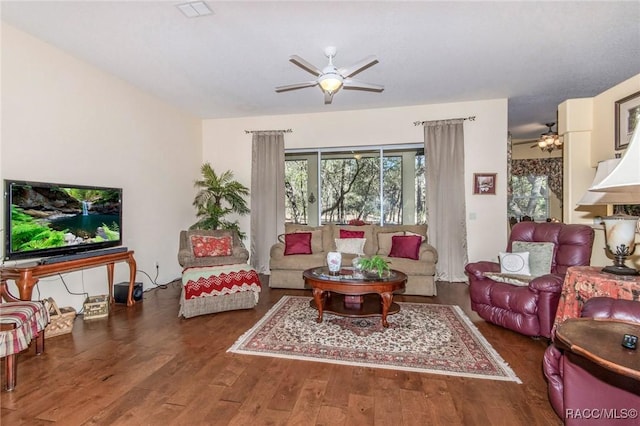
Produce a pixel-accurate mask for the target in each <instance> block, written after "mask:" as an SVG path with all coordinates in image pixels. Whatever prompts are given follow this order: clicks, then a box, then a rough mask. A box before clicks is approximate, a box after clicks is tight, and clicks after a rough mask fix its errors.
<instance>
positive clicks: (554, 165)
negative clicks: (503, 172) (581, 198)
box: [509, 157, 562, 206]
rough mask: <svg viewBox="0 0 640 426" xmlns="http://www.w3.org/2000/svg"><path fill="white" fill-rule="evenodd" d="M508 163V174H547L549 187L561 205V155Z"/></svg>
mask: <svg viewBox="0 0 640 426" xmlns="http://www.w3.org/2000/svg"><path fill="white" fill-rule="evenodd" d="M510 165H511V175H510V176H529V175H534V176H547V183H548V184H549V189H550V190H551V191H553V193H554V194H556V197H558V199H559V200H560V205H561V206H562V157H554V158H530V159H525V160H512V161H511V162H510ZM509 182H511V177H509Z"/></svg>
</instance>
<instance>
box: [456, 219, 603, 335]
mask: <svg viewBox="0 0 640 426" xmlns="http://www.w3.org/2000/svg"><path fill="white" fill-rule="evenodd" d="M593 237H594V232H593V229H592V228H591V227H590V226H587V225H578V224H563V223H548V222H544V223H537V222H520V223H517V224H516V225H514V226H513V228H512V230H511V235H510V236H509V242H508V245H507V250H506V252H511V251H512V248H513V246H514V243H516V242H517V244H527V243H544V242H547V243H553V251H552V253H551V259H550V260H551V264H550V268H549V269H550V271H549V272H548V273H545V274H543V275H540V276H534V277H531V278H532V279H531V280H530V281H528V282H522V283H519V284H518V285H517V284H513V283H509V282H500V281H498V280H497V278H491V277H490V276H493V277H495V276H496V275H500V272H501V267H500V263H497V262H489V261H480V262H473V263H469V264H467V265H466V266H465V271H466V273H467V275H468V277H469V294H470V297H471V308H472V309H473V310H474V311H476V312H477V313H478V315H480V317H482V318H483V319H485V320H486V321H488V322H491V323H493V324H497V325H500V326H502V327H505V328H508V329H510V330H513V331H516V332H518V333H522V334H525V335H527V336H532V337H538V336H542V337H547V338H550V337H551V328H552V326H553V321H554V318H555V314H556V309H557V308H558V301H559V299H560V293H561V291H562V284H563V282H564V276H565V274H566V272H567V268H569V267H570V266H587V265H589V262H590V259H591V249H592V246H593ZM497 255H498V253H496V257H497Z"/></svg>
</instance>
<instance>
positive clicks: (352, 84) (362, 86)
mask: <svg viewBox="0 0 640 426" xmlns="http://www.w3.org/2000/svg"><path fill="white" fill-rule="evenodd" d="M342 85H343V87H344V88H345V89H348V90H366V91H369V92H382V91H383V90H384V86H381V85H379V84H372V83H365V82H364V81H360V80H354V79H353V78H345V79H344V80H343V81H342Z"/></svg>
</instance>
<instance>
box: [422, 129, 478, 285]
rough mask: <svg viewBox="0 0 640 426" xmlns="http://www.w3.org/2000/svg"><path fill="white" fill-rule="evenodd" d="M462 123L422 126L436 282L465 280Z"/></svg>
mask: <svg viewBox="0 0 640 426" xmlns="http://www.w3.org/2000/svg"><path fill="white" fill-rule="evenodd" d="M463 123H464V120H463V119H456V120H439V121H427V122H424V123H423V124H424V152H425V155H426V164H427V171H426V180H427V185H426V186H427V223H428V235H429V242H430V243H431V245H433V246H434V247H435V248H436V250H437V251H438V263H437V265H436V280H439V281H449V282H461V281H463V282H466V281H467V276H466V275H465V273H464V265H465V264H466V263H467V259H468V257H467V227H466V208H465V199H464V194H465V191H464V129H463Z"/></svg>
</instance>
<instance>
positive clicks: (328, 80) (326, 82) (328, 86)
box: [318, 73, 343, 93]
mask: <svg viewBox="0 0 640 426" xmlns="http://www.w3.org/2000/svg"><path fill="white" fill-rule="evenodd" d="M342 80H343V79H342V76H341V75H340V74H334V73H330V74H323V75H321V76H320V77H318V84H319V85H320V87H321V88H322V90H324V91H325V92H329V93H334V92H336V91H337V90H338V89H340V88H341V87H342Z"/></svg>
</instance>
